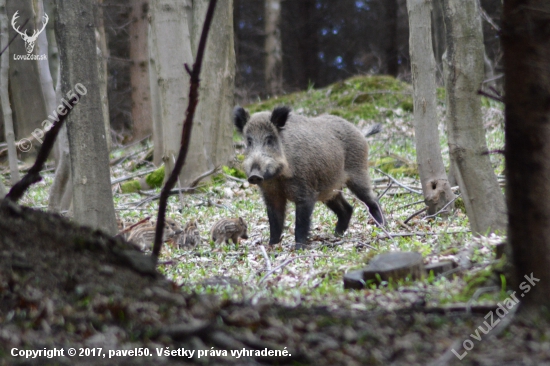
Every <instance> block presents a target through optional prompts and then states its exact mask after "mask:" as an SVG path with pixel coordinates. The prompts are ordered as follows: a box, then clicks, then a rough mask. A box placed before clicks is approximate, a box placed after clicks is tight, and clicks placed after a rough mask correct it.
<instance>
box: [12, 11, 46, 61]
mask: <svg viewBox="0 0 550 366" xmlns="http://www.w3.org/2000/svg"><path fill="white" fill-rule="evenodd" d="M17 13H19V10H18V11H16V12H15V14H13V17H12V18H11V26H12V27H13V29H14V30H15V31H16V32H17V33H19V34H20V35H21V38H23V41H25V48H26V49H27V53H31V52H32V50H33V49H34V43H35V42H36V39H37V38H38V35H39V34H40V33H42V31H43V30H44V28H46V24H48V19H49V18H48V15H47V14H44V21H43V25H42V29H40V30H39V31H38V32H37V31H36V29H35V30H34V31H33V33H32V36H29V35H28V34H27V30H26V29H25V31H24V32H21V31H20V30H19V27H17V28H15V21H16V20H17V18H19V15H17Z"/></svg>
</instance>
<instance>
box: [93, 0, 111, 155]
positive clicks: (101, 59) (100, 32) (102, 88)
mask: <svg viewBox="0 0 550 366" xmlns="http://www.w3.org/2000/svg"><path fill="white" fill-rule="evenodd" d="M96 1H97V3H96V5H95V10H96V12H95V19H96V21H95V24H96V45H97V47H96V50H97V72H98V76H99V95H100V97H101V112H102V114H103V125H104V127H105V139H106V140H107V151H111V145H112V143H111V120H110V118H109V96H108V95H107V79H108V76H107V58H108V57H109V49H108V48H107V36H106V35H105V27H104V26H103V0H96Z"/></svg>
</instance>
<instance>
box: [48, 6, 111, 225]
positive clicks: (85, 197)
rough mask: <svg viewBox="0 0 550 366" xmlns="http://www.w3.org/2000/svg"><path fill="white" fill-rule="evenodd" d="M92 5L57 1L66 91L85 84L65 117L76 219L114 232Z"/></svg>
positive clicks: (64, 92)
mask: <svg viewBox="0 0 550 366" xmlns="http://www.w3.org/2000/svg"><path fill="white" fill-rule="evenodd" d="M94 5H95V4H94V3H93V2H90V1H87V0H58V1H57V14H56V28H55V30H56V36H57V44H58V45H59V51H60V60H61V90H62V91H63V92H62V93H63V94H66V93H68V92H70V91H71V90H75V88H77V87H78V88H80V89H82V86H84V87H85V88H86V93H85V95H83V96H82V97H81V98H80V101H79V102H78V104H77V105H75V106H74V107H73V110H72V112H71V114H70V115H69V117H68V119H67V133H68V137H69V148H70V151H71V155H70V156H71V177H72V187H73V210H74V218H75V220H76V221H77V222H79V223H81V224H86V225H89V226H92V227H97V228H100V229H103V230H104V231H106V232H107V233H110V234H113V235H114V234H115V233H116V221H115V210H114V206H113V195H112V192H111V180H110V171H109V156H108V152H107V139H106V136H105V126H104V124H103V112H102V109H101V96H100V91H99V82H98V80H99V76H98V67H97V54H96V36H95V27H93V24H94ZM77 84H81V85H82V86H78V85H77Z"/></svg>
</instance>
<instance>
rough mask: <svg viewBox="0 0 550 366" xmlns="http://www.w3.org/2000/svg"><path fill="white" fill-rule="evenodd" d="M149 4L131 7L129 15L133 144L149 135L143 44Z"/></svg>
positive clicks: (145, 44) (144, 0)
mask: <svg viewBox="0 0 550 366" xmlns="http://www.w3.org/2000/svg"><path fill="white" fill-rule="evenodd" d="M148 13H149V0H141V1H135V2H133V3H132V12H131V14H130V27H129V30H128V31H129V33H130V59H131V60H132V64H131V65H130V84H131V86H132V122H133V125H132V126H133V133H132V138H133V140H134V141H135V140H141V139H142V138H144V137H146V136H149V135H151V134H152V132H153V124H152V121H151V119H152V116H151V113H152V112H151V91H150V87H149V62H148V59H149V55H148V54H149V51H148V50H149V47H148V42H147V32H148V27H149V24H148V19H147V16H148Z"/></svg>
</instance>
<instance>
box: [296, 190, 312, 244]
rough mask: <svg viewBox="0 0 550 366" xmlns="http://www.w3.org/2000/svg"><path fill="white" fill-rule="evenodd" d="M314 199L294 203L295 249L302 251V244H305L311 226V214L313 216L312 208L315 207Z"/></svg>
mask: <svg viewBox="0 0 550 366" xmlns="http://www.w3.org/2000/svg"><path fill="white" fill-rule="evenodd" d="M315 202H316V200H315V199H306V200H303V201H297V202H296V228H295V229H294V230H295V237H296V247H295V249H296V250H298V249H302V248H303V245H304V244H307V235H308V234H309V227H310V225H311V214H313V208H314V207H315Z"/></svg>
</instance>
